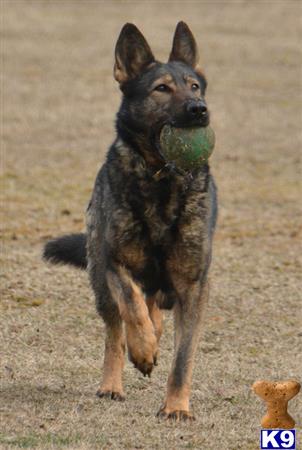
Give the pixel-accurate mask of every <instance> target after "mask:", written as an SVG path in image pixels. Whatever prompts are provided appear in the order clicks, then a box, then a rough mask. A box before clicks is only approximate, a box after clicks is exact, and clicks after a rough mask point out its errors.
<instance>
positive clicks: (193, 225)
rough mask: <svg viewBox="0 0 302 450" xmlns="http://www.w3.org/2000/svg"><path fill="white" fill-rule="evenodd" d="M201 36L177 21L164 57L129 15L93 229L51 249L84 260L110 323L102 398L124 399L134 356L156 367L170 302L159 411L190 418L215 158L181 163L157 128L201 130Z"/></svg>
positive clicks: (78, 262) (204, 116)
mask: <svg viewBox="0 0 302 450" xmlns="http://www.w3.org/2000/svg"><path fill="white" fill-rule="evenodd" d="M197 63H198V52H197V46H196V42H195V39H194V37H193V35H192V33H191V31H190V29H189V28H188V26H187V25H186V24H185V23H184V22H179V23H178V25H177V27H176V31H175V35H174V39H173V46H172V51H171V54H170V57H169V61H168V62H167V63H161V62H158V61H157V60H156V59H155V58H154V56H153V54H152V51H151V49H150V47H149V45H148V43H147V41H146V40H145V38H144V36H143V35H142V34H141V33H140V31H139V30H138V29H137V28H136V26H135V25H133V24H126V25H125V26H124V27H123V29H122V31H121V33H120V36H119V38H118V41H117V44H116V49H115V66H114V77H115V79H116V81H117V82H118V83H119V86H120V89H121V91H122V95H123V96H122V102H121V107H120V109H119V111H118V113H117V120H116V131H117V135H116V139H115V141H114V143H113V145H112V146H111V148H110V149H109V152H108V154H107V158H106V161H105V163H104V165H103V166H102V168H101V169H100V171H99V173H98V175H97V178H96V182H95V186H94V191H93V194H92V198H91V201H90V203H89V206H88V209H87V233H86V234H73V235H67V236H63V237H59V238H57V239H54V240H52V241H50V242H48V243H47V244H46V247H45V249H44V258H46V259H47V260H50V261H52V262H54V263H67V264H73V265H75V266H78V267H81V268H86V267H87V269H88V273H89V276H90V282H91V285H92V288H93V290H94V293H95V297H96V305H97V309H98V311H99V313H100V315H101V316H102V318H103V320H104V322H105V325H106V333H107V334H106V345H105V356H104V369H103V379H102V382H101V384H100V387H99V389H98V392H97V394H98V396H99V397H108V398H111V399H113V400H123V399H124V391H123V387H122V371H123V366H124V353H125V347H126V345H125V344H127V348H128V355H129V359H130V360H131V361H132V363H133V364H134V366H135V367H136V368H137V369H138V370H140V371H141V372H142V373H143V374H144V375H149V376H150V374H151V372H152V370H153V367H154V366H155V365H156V364H157V356H158V345H159V340H160V337H161V334H162V309H172V308H173V311H174V323H175V355H174V359H173V364H172V369H171V372H170V375H169V378H168V387H167V394H166V398H165V401H164V404H163V406H162V408H161V409H160V411H159V413H158V415H159V416H160V417H163V418H169V419H175V420H186V419H194V417H193V415H192V413H191V412H190V410H189V396H190V385H191V379H192V371H193V363H194V356H195V353H196V348H197V345H198V338H199V332H200V328H201V323H202V317H203V311H204V306H205V304H206V303H207V298H208V291H209V288H208V281H207V275H208V270H209V266H210V261H211V246H212V237H213V232H214V228H215V223H216V215H217V202H216V188H215V183H214V180H213V177H212V176H211V175H210V169H209V166H208V164H205V165H203V166H202V167H201V168H198V169H194V170H192V171H191V172H189V173H188V172H186V173H185V172H182V171H180V170H178V169H177V168H175V167H174V166H173V165H171V164H169V163H167V162H166V161H165V160H164V158H163V156H162V155H161V148H160V139H159V136H160V131H161V129H162V127H163V126H164V125H166V124H170V125H171V126H174V127H178V128H182V127H183V128H185V127H206V126H207V125H208V124H209V112H208V109H207V105H206V102H205V90H206V85H207V83H206V79H205V76H204V75H203V73H202V71H201V70H200V68H199V67H198V65H197Z"/></svg>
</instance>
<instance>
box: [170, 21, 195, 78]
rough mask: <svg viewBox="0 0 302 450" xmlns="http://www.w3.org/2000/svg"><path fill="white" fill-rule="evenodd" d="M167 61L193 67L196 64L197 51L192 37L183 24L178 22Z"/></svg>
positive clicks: (188, 29)
mask: <svg viewBox="0 0 302 450" xmlns="http://www.w3.org/2000/svg"><path fill="white" fill-rule="evenodd" d="M169 61H181V62H184V63H185V64H187V65H188V66H191V67H193V69H195V67H196V66H197V63H198V50H197V45H196V42H195V39H194V36H193V34H192V32H191V30H190V28H189V27H188V25H187V24H186V23H185V22H178V24H177V26H176V30H175V33H174V38H173V45H172V51H171V53H170V57H169Z"/></svg>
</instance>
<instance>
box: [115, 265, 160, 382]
mask: <svg viewBox="0 0 302 450" xmlns="http://www.w3.org/2000/svg"><path fill="white" fill-rule="evenodd" d="M116 277H117V276H116V275H113V274H111V273H108V274H107V280H108V284H109V288H110V291H111V293H112V295H113V297H114V299H115V300H116V302H117V303H118V305H119V309H120V314H121V317H122V319H123V320H124V321H125V327H126V339H127V346H128V349H129V353H130V359H131V361H132V362H133V363H134V365H135V366H136V367H137V368H138V369H139V370H140V371H141V372H142V373H144V374H148V375H149V374H150V373H151V371H152V369H153V365H154V362H155V361H156V357H157V339H156V335H155V330H154V326H153V323H152V321H151V319H150V316H149V310H148V307H147V304H146V301H145V297H144V294H143V292H142V290H141V288H140V287H139V286H138V284H136V283H135V282H134V281H133V279H132V278H131V276H130V274H129V272H128V271H127V270H126V269H125V268H124V267H120V268H119V278H120V280H121V283H122V285H124V286H126V288H127V290H129V292H127V293H126V292H123V291H122V289H121V287H120V286H119V285H118V284H117V283H118V281H117V280H116ZM125 295H130V298H127V300H126V299H125Z"/></svg>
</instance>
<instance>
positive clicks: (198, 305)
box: [158, 279, 208, 420]
mask: <svg viewBox="0 0 302 450" xmlns="http://www.w3.org/2000/svg"><path fill="white" fill-rule="evenodd" d="M177 284H178V289H177V290H178V293H179V301H178V302H177V303H176V304H175V306H174V324H175V355H174V360H173V364H172V370H171V372H170V375H169V379H168V388H167V395H166V400H165V403H164V406H163V407H162V408H161V409H160V411H159V413H158V416H160V417H163V418H166V419H175V420H187V419H189V420H194V416H193V415H192V414H191V413H190V410H189V398H190V390H191V380H192V372H193V364H194V356H195V353H196V349H197V346H198V338H199V335H200V329H201V322H202V318H203V312H204V307H205V304H206V303H207V298H208V283H207V282H203V283H200V282H195V283H190V284H188V283H186V282H184V281H181V280H179V279H178V281H177Z"/></svg>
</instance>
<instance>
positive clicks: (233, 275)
mask: <svg viewBox="0 0 302 450" xmlns="http://www.w3.org/2000/svg"><path fill="white" fill-rule="evenodd" d="M180 19H183V20H185V21H187V22H188V23H189V24H190V26H191V27H192V29H193V31H194V33H195V35H196V37H197V40H198V42H199V43H200V49H201V57H202V61H204V63H205V64H204V65H205V69H206V73H207V75H208V78H209V82H210V85H209V93H208V100H209V104H210V107H211V110H212V117H213V126H214V128H215V130H216V132H217V137H218V143H217V147H216V153H215V154H214V155H213V158H212V168H213V172H214V173H215V176H216V179H217V183H218V185H219V197H220V219H219V225H218V231H217V236H216V241H215V252H214V261H213V268H212V275H211V278H212V294H211V301H210V305H209V308H208V319H207V323H206V327H205V332H204V339H203V340H202V342H201V347H200V351H199V355H198V360H197V364H196V370H195V377H194V383H193V392H192V404H193V409H194V412H195V415H196V416H197V418H198V420H197V421H196V422H195V423H193V424H189V425H188V424H173V423H165V422H159V421H158V420H157V419H156V418H155V417H154V414H155V412H156V411H157V409H158V408H159V406H160V403H161V401H162V399H163V395H164V389H165V384H166V379H167V374H168V371H169V365H170V362H171V356H172V341H173V339H172V336H173V329H172V322H171V318H170V316H169V315H167V317H166V321H165V334H164V337H163V340H162V345H161V357H160V361H159V366H158V367H157V369H156V370H155V372H154V374H153V375H152V379H151V380H146V379H145V378H143V377H142V376H141V375H139V373H137V372H136V371H135V370H134V369H133V368H132V367H131V365H130V364H129V363H127V365H126V370H125V390H126V393H127V401H126V402H125V403H124V404H120V403H114V402H110V401H105V400H102V401H100V400H99V399H97V398H96V397H95V396H94V393H95V391H96V388H97V385H98V382H99V379H100V375H101V360H102V355H103V326H102V324H101V321H100V319H99V317H98V316H97V314H96V312H95V308H94V301H93V298H92V294H91V292H90V289H89V287H88V281H87V277H86V274H84V273H79V272H77V271H73V270H72V269H69V268H63V267H62V268H56V267H50V266H46V265H45V264H44V263H43V262H42V261H41V259H40V253H41V247H42V244H43V242H44V241H45V240H46V239H47V237H49V236H56V235H58V234H60V233H63V232H72V231H78V230H81V229H82V228H83V226H84V223H83V217H84V210H85V206H86V204H87V201H88V199H89V195H90V192H91V189H92V185H93V182H94V177H95V175H96V172H97V167H98V166H99V165H100V164H101V162H102V160H103V158H104V155H105V152H106V149H107V147H108V145H109V144H110V143H111V141H112V139H113V129H114V128H113V119H114V114H115V112H116V110H117V107H118V104H119V92H118V88H117V86H116V84H115V83H114V81H113V78H112V62H113V58H112V55H113V48H114V44H115V40H116V37H117V34H118V32H119V30H120V28H121V26H122V25H123V24H124V22H126V21H134V22H135V23H136V24H137V25H138V26H139V27H140V28H141V29H142V30H143V32H144V33H145V35H146V36H147V38H148V39H149V40H150V42H151V44H152V45H153V48H154V50H155V52H156V54H157V55H158V57H159V58H165V57H166V55H167V54H168V51H169V46H170V43H171V39H172V32H173V29H174V27H175V24H176V22H177V21H178V20H180ZM300 20H301V4H300V3H299V2H296V1H291V0H285V1H277V0H276V1H273V2H265V1H261V2H260V1H254V2H252V1H249V2H248V1H229V2H226V1H225V2H216V1H212V2H211V1H200V2H179V3H173V2H131V3H130V2H122V1H114V2H113V1H112V2H109V1H108V2H96V1H85V2H84V1H83V2H80V1H76V0H74V1H72V0H70V1H58V0H57V1H38V0H36V1H17V0H15V1H8V0H6V1H5V0H3V1H2V21H3V25H4V32H5V36H4V39H3V41H2V50H3V53H4V62H5V65H4V68H3V69H2V77H3V81H2V100H3V105H4V110H3V112H4V129H3V145H2V149H5V157H4V164H3V170H2V188H3V189H2V194H3V195H4V200H2V204H3V203H4V207H5V209H4V215H3V220H2V233H1V235H2V248H3V252H2V259H3V267H4V271H3V275H2V288H3V289H2V297H1V323H0V333H1V347H0V382H1V386H0V389H1V392H0V415H1V417H0V447H1V448H3V449H6V448H8V449H10V448H13V447H19V448H38V449H48V448H70V449H83V450H84V449H85V450H86V449H96V448H104V449H109V448H110V449H135V448H138V449H169V450H170V449H184V448H194V449H213V450H220V449H222V450H224V449H226V450H238V449H242V450H243V449H244V450H254V449H255V450H256V449H257V448H258V433H259V424H260V417H261V415H262V412H263V409H264V408H263V405H261V402H260V401H259V400H258V399H257V398H256V396H255V395H253V394H252V393H251V391H250V386H251V384H252V383H253V382H254V381H255V380H256V379H258V378H266V377H267V378H269V379H274V378H276V379H282V378H295V379H299V377H300V378H301V372H302V370H301V350H302V349H301V340H302V335H301V290H300V289H301V286H299V276H301V267H302V261H301V247H300V248H299V244H300V243H301V222H300V220H301V179H300V177H301V163H300V157H301V119H302V117H301V39H300V42H299V27H300ZM300 281H301V280H300ZM299 356H300V360H299ZM291 403H292V404H291V405H290V410H291V412H292V414H293V416H294V417H295V418H296V420H297V422H298V424H300V425H301V423H302V408H301V394H300V396H297V397H296V399H295V400H293V401H292V402H291Z"/></svg>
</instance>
